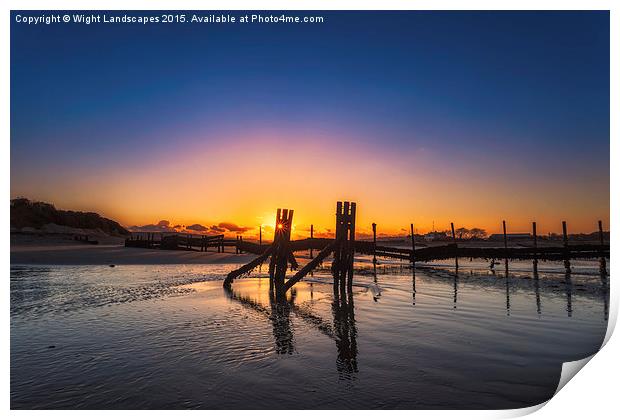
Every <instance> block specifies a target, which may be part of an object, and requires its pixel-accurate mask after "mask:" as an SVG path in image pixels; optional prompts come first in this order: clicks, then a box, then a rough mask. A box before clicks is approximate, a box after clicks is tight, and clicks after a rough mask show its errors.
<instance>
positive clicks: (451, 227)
mask: <svg viewBox="0 0 620 420" xmlns="http://www.w3.org/2000/svg"><path fill="white" fill-rule="evenodd" d="M450 229H452V242H454V267H455V268H456V270H457V271H458V269H459V256H458V251H457V245H456V233H454V223H452V222H450Z"/></svg>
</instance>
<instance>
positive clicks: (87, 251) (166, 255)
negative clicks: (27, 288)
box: [11, 239, 255, 265]
mask: <svg viewBox="0 0 620 420" xmlns="http://www.w3.org/2000/svg"><path fill="white" fill-rule="evenodd" d="M111 242H114V241H111ZM116 242H117V243H108V244H101V245H88V244H82V243H77V242H69V241H52V240H43V239H42V240H37V241H12V243H11V264H41V265H103V264H105V265H110V264H114V265H130V264H238V263H241V264H244V263H246V262H248V261H250V260H251V259H252V258H253V257H255V256H253V255H249V254H241V255H237V254H234V253H231V252H226V253H219V254H218V253H215V252H197V251H162V250H158V249H140V248H125V246H124V245H123V244H122V243H119V241H116Z"/></svg>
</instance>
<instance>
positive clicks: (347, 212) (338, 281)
mask: <svg viewBox="0 0 620 420" xmlns="http://www.w3.org/2000/svg"><path fill="white" fill-rule="evenodd" d="M355 213H356V204H355V203H353V202H348V201H345V202H341V201H338V202H337V203H336V239H335V241H334V243H335V249H334V261H333V262H332V273H333V275H334V292H335V293H338V291H339V292H340V294H341V295H343V296H344V295H345V294H346V290H351V289H352V288H353V258H354V255H355Z"/></svg>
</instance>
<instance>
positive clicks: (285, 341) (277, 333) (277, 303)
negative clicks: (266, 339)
mask: <svg viewBox="0 0 620 420" xmlns="http://www.w3.org/2000/svg"><path fill="white" fill-rule="evenodd" d="M294 301H295V293H294V290H291V297H290V301H289V302H287V301H282V300H281V299H277V298H276V296H275V295H274V294H273V293H269V304H270V306H271V317H270V319H271V324H272V326H273V337H274V339H275V344H276V353H278V354H293V351H294V350H295V347H294V345H293V343H294V339H293V329H292V328H291V305H292V304H294Z"/></svg>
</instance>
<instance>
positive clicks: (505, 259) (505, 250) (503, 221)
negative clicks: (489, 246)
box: [502, 220, 508, 277]
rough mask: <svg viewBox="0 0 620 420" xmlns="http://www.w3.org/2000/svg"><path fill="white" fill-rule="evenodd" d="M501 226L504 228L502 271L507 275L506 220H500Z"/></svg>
mask: <svg viewBox="0 0 620 420" xmlns="http://www.w3.org/2000/svg"><path fill="white" fill-rule="evenodd" d="M502 228H503V230H504V255H505V258H504V271H505V273H506V277H508V235H507V234H506V221H505V220H502Z"/></svg>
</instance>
